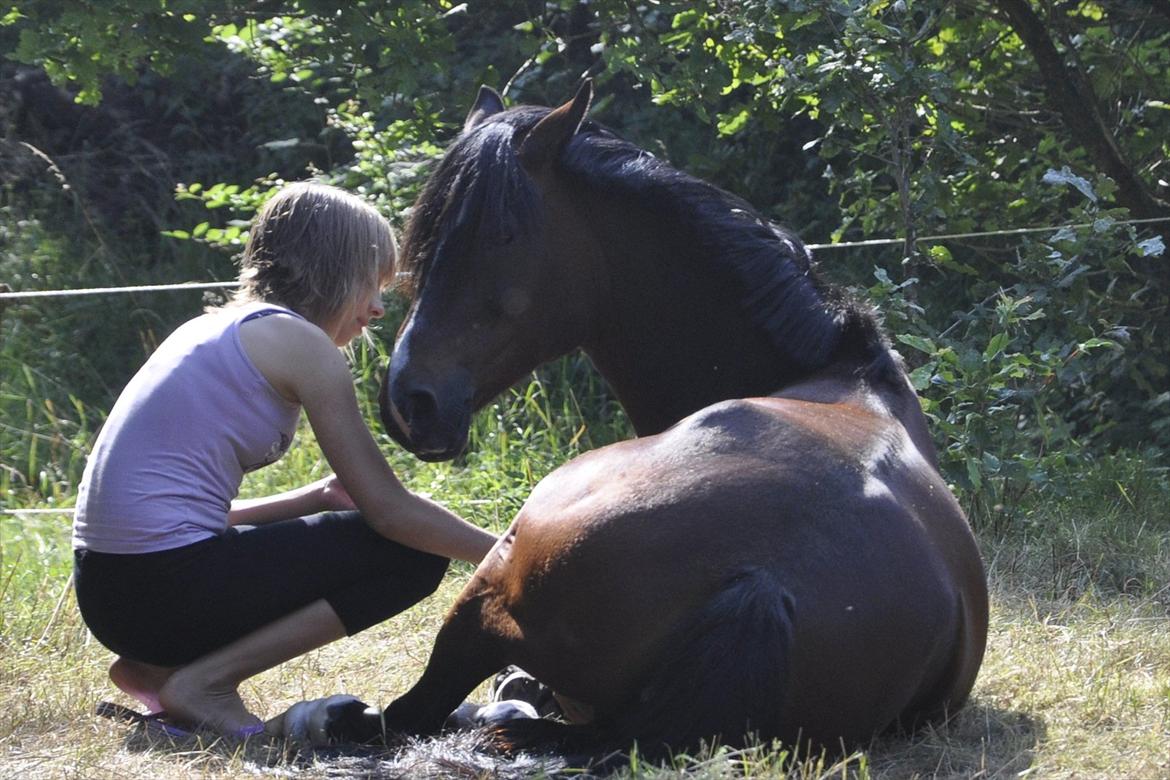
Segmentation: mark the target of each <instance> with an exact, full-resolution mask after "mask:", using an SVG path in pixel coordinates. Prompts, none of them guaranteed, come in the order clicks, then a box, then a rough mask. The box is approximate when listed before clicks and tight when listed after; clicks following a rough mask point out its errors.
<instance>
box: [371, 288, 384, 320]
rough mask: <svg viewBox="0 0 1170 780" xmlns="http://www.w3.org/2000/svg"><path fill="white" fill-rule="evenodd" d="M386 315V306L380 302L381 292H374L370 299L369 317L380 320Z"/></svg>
mask: <svg viewBox="0 0 1170 780" xmlns="http://www.w3.org/2000/svg"><path fill="white" fill-rule="evenodd" d="M385 315H386V306H385V304H383V303H382V294H381V293H375V294H374V297H373V298H371V299H370V319H372V320H380V319H382V317H384V316H385Z"/></svg>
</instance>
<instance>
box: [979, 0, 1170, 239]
mask: <svg viewBox="0 0 1170 780" xmlns="http://www.w3.org/2000/svg"><path fill="white" fill-rule="evenodd" d="M992 2H993V4H994V5H995V6H997V7H998V8H999V9H1000V10H1001V11H1003V13H1004V14H1006V16H1007V18H1008V22H1009V24H1010V25H1011V27H1012V29H1013V30H1014V31H1015V33H1016V34H1017V35H1018V36H1020V39H1021V40H1022V41H1023V42H1024V45H1025V46H1026V47H1027V48H1028V51H1029V52H1030V53H1031V54H1032V57H1033V58H1034V59H1035V60H1036V65H1037V67H1039V69H1040V74H1041V76H1043V78H1044V89H1045V93H1046V94H1047V95H1048V100H1049V102H1050V103H1051V104H1052V107H1053V108H1054V109H1056V111H1057V112H1058V113H1059V114H1060V115H1061V117H1063V119H1064V123H1065V125H1066V126H1067V127H1068V129H1069V132H1070V133H1071V134H1072V137H1073V140H1074V141H1076V142H1077V143H1078V144H1080V145H1081V146H1082V147H1084V149H1085V150H1086V151H1087V152H1088V153H1089V155H1090V156H1091V157H1092V159H1093V162H1094V164H1095V165H1096V166H1097V167H1098V169H1100V170H1101V172H1102V173H1104V174H1106V175H1107V176H1109V177H1110V178H1111V179H1113V180H1114V181H1115V182H1117V200H1118V202H1119V203H1120V204H1121V205H1123V206H1125V207H1126V208H1128V209H1129V211H1130V213H1131V214H1133V215H1134V216H1135V217H1164V216H1166V215H1167V213H1168V212H1170V207H1168V206H1167V204H1166V203H1163V202H1162V201H1160V200H1159V199H1158V198H1156V197H1155V196H1154V195H1153V193H1152V192H1150V190H1149V188H1148V187H1147V186H1146V184H1145V182H1143V181H1142V180H1141V178H1140V177H1139V176H1138V175H1137V173H1136V172H1135V171H1134V170H1133V168H1132V167H1131V166H1130V165H1129V163H1128V162H1127V161H1126V159H1125V155H1124V154H1123V153H1122V151H1121V149H1120V147H1118V145H1117V141H1116V139H1115V138H1114V137H1113V134H1112V133H1111V132H1110V131H1109V128H1108V127H1106V125H1105V121H1104V119H1103V118H1102V117H1101V111H1100V108H1099V103H1098V101H1097V95H1096V94H1095V93H1094V92H1093V88H1092V86H1091V85H1090V84H1089V82H1088V80H1087V79H1086V78H1085V77H1084V74H1083V73H1081V72H1080V70H1079V69H1077V68H1070V67H1067V66H1066V65H1065V63H1064V59H1063V58H1062V57H1061V55H1060V52H1059V51H1057V49H1056V45H1055V44H1054V43H1053V42H1052V38H1051V37H1050V36H1049V35H1048V30H1047V29H1046V28H1045V26H1044V21H1043V20H1042V19H1041V18H1040V17H1039V16H1037V14H1036V12H1035V11H1034V10H1033V9H1032V6H1031V3H1029V1H1028V0H992Z"/></svg>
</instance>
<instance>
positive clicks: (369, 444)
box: [240, 315, 496, 563]
mask: <svg viewBox="0 0 1170 780" xmlns="http://www.w3.org/2000/svg"><path fill="white" fill-rule="evenodd" d="M240 337H241V340H242V341H243V343H244V348H245V350H246V351H247V352H248V355H249V357H251V358H252V361H253V362H254V363H255V364H256V367H257V368H258V369H259V370H260V372H261V373H262V374H264V376H265V377H266V378H267V379H268V381H269V382H270V383H272V385H273V386H274V387H275V388H276V390H277V391H278V392H280V393H281V394H282V395H284V396H285V397H286V398H288V399H289V400H293V401H297V402H299V403H300V404H301V405H302V406H303V407H304V409H305V414H306V416H307V417H308V419H309V424H310V425H311V426H312V428H313V433H314V435H315V436H316V437H317V442H318V444H320V446H321V451H322V452H323V453H324V454H325V458H326V460H328V461H329V465H330V466H331V467H332V468H333V471H334V473H335V474H336V475H337V477H338V478H339V479H340V480H341V483H342V485H344V487H345V490H346V492H347V493H348V494H349V495H350V496H351V497H352V499H353V502H354V504H355V505H356V506H357V508H358V510H359V511H361V513H362V516H363V517H364V518H365V520H366V522H367V523H369V524H370V527H372V528H373V529H374V530H375V531H377V532H378V533H380V534H381V535H383V536H385V537H387V538H388V539H393V540H394V541H396V542H399V543H401V544H405V545H406V546H408V547H413V548H415V549H418V550H422V551H424V552H429V553H434V554H436V555H442V556H444V557H446V558H458V559H460V560H464V561H470V562H472V563H478V562H479V561H480V560H482V559H483V557H484V556H485V555H487V552H488V550H490V549H491V548H492V545H493V544H495V542H496V537H495V536H494V535H492V534H490V533H488V532H487V531H485V530H483V529H482V528H479V527H477V526H474V525H472V524H471V523H468V522H467V521H465V520H463V519H462V518H460V517H458V516H457V515H455V514H454V513H452V512H450V511H449V510H447V509H445V508H443V507H442V506H440V505H439V504H437V503H435V502H433V501H430V500H428V499H426V498H423V497H422V496H418V495H416V494H414V493H412V492H410V491H409V490H407V489H406V488H405V486H403V485H402V483H401V482H400V481H399V480H398V477H397V476H396V475H395V474H394V471H393V470H392V469H391V468H390V465H389V464H388V463H387V462H386V459H385V458H384V457H383V456H382V452H381V450H379V449H378V445H377V442H375V441H374V437H373V436H372V435H371V433H370V430H369V428H368V427H366V422H365V420H364V419H363V418H362V415H361V412H360V410H359V409H358V405H357V396H356V394H355V393H354V387H353V378H352V376H351V375H350V371H349V366H348V365H347V364H346V362H345V359H344V358H343V357H342V355H341V353H340V352H339V351H338V349H337V347H336V346H335V345H334V344H333V342H332V340H331V339H330V338H329V336H327V335H326V334H325V332H324V331H322V330H321V329H320V328H318V327H317V326H315V325H313V324H312V323H309V322H307V321H305V320H300V319H297V318H294V317H288V316H280V315H276V316H271V317H264V318H261V319H257V320H253V321H251V322H249V323H247V324H246V325H245V326H243V327H241V330H240Z"/></svg>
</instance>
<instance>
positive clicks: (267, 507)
mask: <svg viewBox="0 0 1170 780" xmlns="http://www.w3.org/2000/svg"><path fill="white" fill-rule="evenodd" d="M321 490H322V482H314V483H312V484H309V485H305V486H304V487H299V488H295V489H293V490H288V491H285V492H284V493H277V494H276V495H273V496H264V497H263V498H245V499H236V500H235V501H233V502H232V508H231V511H229V512H228V525H261V524H263V523H272V522H275V521H277V520H288V519H290V518H293V517H304V516H305V515H312V514H316V513H317V512H323V511H325V509H326V508H327V507H326V506H325V504H324V501H323V499H322V495H321Z"/></svg>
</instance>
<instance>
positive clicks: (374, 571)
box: [74, 512, 448, 666]
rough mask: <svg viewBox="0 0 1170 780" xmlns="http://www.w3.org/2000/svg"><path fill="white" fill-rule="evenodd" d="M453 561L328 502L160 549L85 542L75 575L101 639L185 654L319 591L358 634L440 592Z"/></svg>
mask: <svg viewBox="0 0 1170 780" xmlns="http://www.w3.org/2000/svg"><path fill="white" fill-rule="evenodd" d="M447 563H448V561H447V559H446V558H441V557H439V556H437V555H431V554H429V553H424V552H419V551H418V550H414V549H411V548H409V547H405V546H403V545H401V544H398V543H397V542H392V541H390V540H389V539H386V538H384V537H382V536H380V535H379V534H377V533H376V532H375V531H373V530H371V529H370V528H369V526H367V525H366V523H365V521H363V520H362V518H361V515H359V514H358V513H357V512H327V513H324V514H319V515H313V516H311V517H304V518H298V519H295V520H283V521H280V522H275V523H267V524H265V525H259V526H239V527H236V528H230V529H228V531H227V532H226V533H225V534H223V535H222V536H217V537H215V538H212V539H205V540H204V541H201V542H196V543H195V544H191V545H187V546H186V547H179V548H177V549H174V550H164V551H162V552H155V553H144V554H141V555H115V554H111V553H99V552H93V551H90V550H77V551H75V553H74V578H75V579H74V581H75V583H76V588H77V605H78V607H79V608H80V610H81V616H82V618H83V619H84V620H85V623H86V625H87V626H89V629H90V631H92V632H93V635H94V636H95V637H96V638H97V640H98V641H99V642H101V643H102V644H103V645H105V646H106V647H108V648H109V649H110V650H112V651H114V652H115V653H117V654H118V655H121V656H125V657H126V658H130V659H133V660H136V661H143V662H145V663H150V664H156V665H158V666H184V665H186V664H188V663H191V662H192V661H194V660H195V659H196V658H199V657H201V656H204V655H206V654H207V653H209V652H211V651H212V650H215V649H217V648H220V647H223V646H224V645H227V644H229V643H230V642H232V641H234V640H236V639H239V638H240V637H242V636H245V635H246V634H250V633H251V632H253V631H255V630H256V629H258V628H260V627H261V626H263V625H266V624H268V623H271V622H273V621H274V620H276V619H277V618H280V617H283V616H285V615H287V614H289V613H291V612H294V611H296V610H298V609H300V608H301V607H305V606H307V605H309V604H311V603H313V602H314V601H316V600H318V599H325V600H326V601H327V602H329V604H330V605H331V606H332V607H333V609H334V611H335V612H337V615H338V617H340V618H341V622H342V624H343V625H344V626H345V630H346V633H348V634H350V635H352V634H356V633H357V632H358V631H361V630H362V629H365V628H369V627H370V626H372V625H374V624H375V623H380V622H381V621H383V620H385V619H387V618H389V617H390V616H392V615H395V614H397V613H399V612H401V611H402V610H404V609H406V608H407V607H409V606H411V605H412V604H414V603H416V602H418V601H420V600H421V599H423V598H425V597H427V596H428V595H430V594H431V593H433V592H434V591H435V589H436V588H437V587H438V586H439V583H440V582H441V581H442V579H443V573H444V572H445V571H446V569H447Z"/></svg>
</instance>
